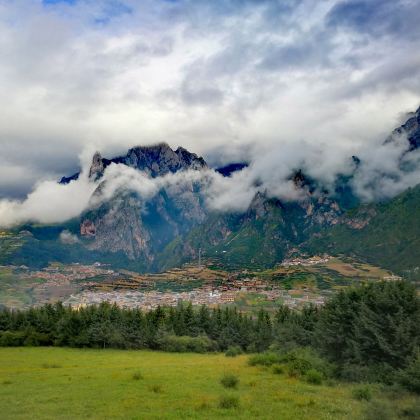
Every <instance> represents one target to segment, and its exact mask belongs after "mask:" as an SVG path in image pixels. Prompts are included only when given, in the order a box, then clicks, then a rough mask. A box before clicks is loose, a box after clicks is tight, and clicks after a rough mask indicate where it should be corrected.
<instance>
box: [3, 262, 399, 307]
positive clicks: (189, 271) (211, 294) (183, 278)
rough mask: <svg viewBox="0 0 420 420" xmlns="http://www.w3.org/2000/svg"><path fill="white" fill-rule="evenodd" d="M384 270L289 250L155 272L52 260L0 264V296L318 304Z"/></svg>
mask: <svg viewBox="0 0 420 420" xmlns="http://www.w3.org/2000/svg"><path fill="white" fill-rule="evenodd" d="M398 279H400V277H399V276H396V275H394V274H392V273H391V272H390V271H388V270H384V269H381V268H379V267H376V266H373V265H370V264H367V263H362V262H360V261H358V260H355V259H352V258H348V257H347V258H346V257H344V256H340V257H331V256H328V255H327V256H325V255H324V256H322V257H317V256H315V257H311V258H303V257H301V258H293V259H290V260H286V261H284V262H282V263H281V264H278V265H276V266H275V267H273V268H272V269H264V270H252V269H242V270H238V271H237V270H235V271H228V270H226V269H223V266H222V265H221V263H220V261H217V260H204V261H203V265H202V266H198V265H197V264H185V265H184V266H182V267H181V268H174V269H170V270H167V271H165V272H163V273H158V274H153V273H152V274H139V273H136V272H132V271H128V270H116V269H113V268H111V267H110V266H109V265H107V264H102V263H99V262H97V263H95V264H92V265H83V264H79V263H73V264H61V263H52V264H50V265H49V266H48V267H45V268H44V269H41V270H31V269H29V268H28V267H26V266H19V267H17V266H1V267H0V304H1V305H4V306H7V307H10V308H26V307H29V306H32V305H35V306H39V305H43V304H45V303H55V302H57V301H62V302H63V303H64V305H66V306H67V305H70V306H72V307H73V308H80V307H82V306H88V305H93V304H99V303H101V302H110V303H115V304H116V305H118V306H120V307H126V308H141V309H142V310H150V309H155V308H156V307H157V306H177V305H178V304H179V303H181V302H191V303H192V304H193V305H209V306H213V307H216V306H219V305H222V306H223V305H236V306H237V307H238V308H240V309H241V310H242V311H246V312H253V311H256V310H258V309H261V308H264V309H266V310H275V308H276V307H278V305H279V304H284V305H286V306H288V307H290V308H294V309H299V308H302V307H303V306H305V305H307V304H314V305H322V304H323V303H324V302H325V300H326V299H327V298H328V297H329V296H331V295H332V294H334V293H335V292H336V291H338V290H340V289H341V288H343V287H348V286H351V285H354V284H357V283H360V282H368V281H379V280H389V281H393V280H398Z"/></svg>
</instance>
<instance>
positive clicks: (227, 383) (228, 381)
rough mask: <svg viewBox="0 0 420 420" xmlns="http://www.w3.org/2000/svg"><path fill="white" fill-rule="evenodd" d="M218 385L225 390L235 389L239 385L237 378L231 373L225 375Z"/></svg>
mask: <svg viewBox="0 0 420 420" xmlns="http://www.w3.org/2000/svg"><path fill="white" fill-rule="evenodd" d="M220 383H221V384H222V385H223V386H224V387H225V388H236V387H237V386H238V383H239V378H238V377H237V376H236V375H233V374H232V373H225V374H224V375H223V376H222V378H221V379H220Z"/></svg>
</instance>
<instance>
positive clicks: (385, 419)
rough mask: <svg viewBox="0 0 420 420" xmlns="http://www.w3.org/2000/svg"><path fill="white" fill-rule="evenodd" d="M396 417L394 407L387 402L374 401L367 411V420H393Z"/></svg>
mask: <svg viewBox="0 0 420 420" xmlns="http://www.w3.org/2000/svg"><path fill="white" fill-rule="evenodd" d="M395 417H396V416H395V415H394V412H393V410H392V407H391V406H390V405H389V403H387V402H386V401H372V402H371V403H370V404H369V405H368V406H367V407H366V409H365V416H364V418H365V419H366V420H378V419H380V420H391V419H395Z"/></svg>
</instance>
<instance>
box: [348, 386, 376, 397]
mask: <svg viewBox="0 0 420 420" xmlns="http://www.w3.org/2000/svg"><path fill="white" fill-rule="evenodd" d="M352 395H353V398H354V399H356V400H359V401H363V400H364V401H370V400H371V399H372V391H371V390H370V388H369V387H368V386H367V385H362V386H359V387H357V388H354V389H353V391H352Z"/></svg>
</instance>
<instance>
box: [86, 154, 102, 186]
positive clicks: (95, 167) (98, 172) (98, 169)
mask: <svg viewBox="0 0 420 420" xmlns="http://www.w3.org/2000/svg"><path fill="white" fill-rule="evenodd" d="M104 169H105V166H104V162H103V159H102V156H101V154H100V153H99V152H95V154H94V155H93V158H92V165H91V166H90V169H89V178H93V179H95V180H96V179H98V178H99V177H101V176H102V174H103V171H104Z"/></svg>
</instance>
